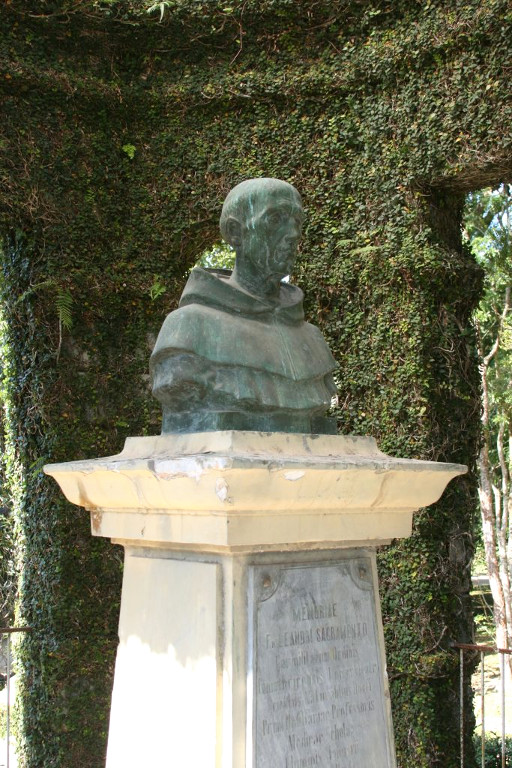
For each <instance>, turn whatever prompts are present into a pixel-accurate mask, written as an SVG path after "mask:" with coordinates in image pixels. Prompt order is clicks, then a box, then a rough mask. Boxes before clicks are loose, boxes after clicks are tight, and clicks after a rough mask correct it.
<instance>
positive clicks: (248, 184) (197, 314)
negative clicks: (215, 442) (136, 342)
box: [150, 178, 336, 434]
mask: <svg viewBox="0 0 512 768" xmlns="http://www.w3.org/2000/svg"><path fill="white" fill-rule="evenodd" d="M303 217H304V213H303V208H302V201H301V198H300V195H299V193H298V192H297V190H296V189H295V188H294V187H292V185H291V184H288V183H287V182H284V181H280V180H278V179H265V178H262V179H250V180H248V181H244V182H242V183H241V184H238V186H236V187H235V188H234V189H233V190H231V192H230V193H229V195H228V196H227V198H226V200H225V202H224V206H223V209H222V215H221V219H220V229H221V233H222V235H223V237H224V239H225V240H226V241H227V242H228V243H230V244H231V245H232V246H233V248H234V249H235V252H236V262H235V268H234V270H233V272H232V273H231V272H229V271H228V270H208V269H202V268H199V267H196V268H194V269H193V270H192V272H191V275H190V278H189V280H188V282H187V285H186V286H185V290H184V291H183V294H182V297H181V300H180V304H179V309H177V310H176V311H175V312H171V314H170V315H168V316H167V318H166V320H165V322H164V324H163V326H162V329H161V330H160V333H159V335H158V339H157V342H156V345H155V349H154V351H153V354H152V355H151V361H150V369H151V374H152V378H153V394H154V396H155V397H156V398H157V399H158V400H159V401H160V403H161V404H162V408H163V424H162V433H164V434H166V433H172V432H202V431H210V430H223V429H246V430H258V431H269V432H304V433H315V432H316V433H324V434H325V433H329V434H332V433H335V432H336V424H335V420H334V419H331V418H327V417H326V416H325V412H326V410H327V409H328V408H329V405H330V403H331V399H332V396H333V395H334V394H335V393H336V386H335V384H334V381H333V377H332V372H333V370H334V368H335V367H336V363H335V361H334V358H333V357H332V355H331V353H330V351H329V348H328V347H327V344H326V343H325V340H324V338H323V336H322V334H321V333H320V331H319V330H318V328H315V327H314V326H313V325H310V324H309V323H306V322H305V321H304V311H303V307H302V301H303V293H302V291H301V290H300V288H297V287H295V286H292V285H289V284H288V283H286V282H283V278H284V277H286V276H287V275H288V274H290V272H291V271H292V269H293V266H294V263H295V259H296V254H297V245H298V242H299V238H300V235H301V230H302V221H303Z"/></svg>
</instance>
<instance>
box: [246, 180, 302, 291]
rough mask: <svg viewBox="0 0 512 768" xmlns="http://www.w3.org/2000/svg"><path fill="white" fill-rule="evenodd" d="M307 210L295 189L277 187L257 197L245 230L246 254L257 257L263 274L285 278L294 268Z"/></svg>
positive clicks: (247, 257) (253, 258)
mask: <svg viewBox="0 0 512 768" xmlns="http://www.w3.org/2000/svg"><path fill="white" fill-rule="evenodd" d="M303 219H304V211H303V209H302V204H301V202H300V198H299V196H298V195H297V194H296V193H295V194H294V190H293V191H292V190H290V191H288V190H286V189H279V188H277V189H275V190H274V191H273V192H272V193H271V194H267V195H265V196H264V197H263V196H262V197H261V198H257V199H256V200H255V201H254V203H253V213H252V215H251V216H250V217H249V219H248V220H247V222H246V226H245V228H244V229H245V231H244V233H243V236H242V237H243V252H244V257H245V258H246V259H250V260H256V261H257V263H258V265H259V268H260V270H261V274H262V277H263V278H264V279H265V278H271V277H273V278H274V279H275V280H277V281H281V280H282V279H283V277H286V275H289V274H290V272H291V271H292V269H293V267H294V265H295V260H296V258H297V246H298V244H299V240H300V236H301V233H302V222H303Z"/></svg>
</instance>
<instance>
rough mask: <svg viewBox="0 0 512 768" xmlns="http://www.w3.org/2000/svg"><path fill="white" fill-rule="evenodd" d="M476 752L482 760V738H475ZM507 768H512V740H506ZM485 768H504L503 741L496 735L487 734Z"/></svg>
mask: <svg viewBox="0 0 512 768" xmlns="http://www.w3.org/2000/svg"><path fill="white" fill-rule="evenodd" d="M475 750H476V753H477V755H478V757H479V758H480V755H481V754H482V738H481V736H479V735H477V736H475ZM505 750H506V751H505V761H506V762H505V768H511V767H512V739H511V738H510V737H508V738H506V739H505ZM484 754H485V758H484V759H485V768H502V765H503V763H502V752H501V739H500V737H499V736H496V735H495V734H487V737H486V739H485V752H484Z"/></svg>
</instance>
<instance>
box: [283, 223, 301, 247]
mask: <svg viewBox="0 0 512 768" xmlns="http://www.w3.org/2000/svg"><path fill="white" fill-rule="evenodd" d="M284 239H285V241H286V242H287V243H289V244H290V245H296V244H297V243H298V242H299V239H300V227H299V225H298V224H297V222H296V221H293V220H292V221H290V222H289V223H288V228H287V231H286V235H285V236H284Z"/></svg>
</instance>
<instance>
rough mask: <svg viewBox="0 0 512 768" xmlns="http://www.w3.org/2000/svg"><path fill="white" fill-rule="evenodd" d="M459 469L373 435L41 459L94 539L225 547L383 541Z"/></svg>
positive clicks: (139, 447)
mask: <svg viewBox="0 0 512 768" xmlns="http://www.w3.org/2000/svg"><path fill="white" fill-rule="evenodd" d="M465 471H466V467H464V466H462V465H460V464H443V463H438V462H430V461H416V460H411V459H396V458H392V457H390V456H387V455H386V454H384V453H382V452H381V451H380V450H379V449H378V447H377V444H376V443H375V440H374V439H373V438H369V437H350V436H317V435H297V434H285V433H262V432H235V431H230V432H203V433H193V434H187V435H162V436H155V437H133V438H128V439H127V441H126V444H125V447H124V449H123V451H122V452H121V453H120V454H118V455H116V456H110V457H105V458H100V459H91V460H83V461H72V462H66V463H63V464H50V465H47V466H46V467H45V472H46V473H47V474H49V475H51V476H52V477H54V478H55V479H56V480H57V482H58V483H59V485H60V487H61V489H62V491H63V492H64V494H65V495H66V497H67V498H68V500H69V501H71V502H72V503H74V504H77V505H79V506H83V507H85V508H86V509H88V510H89V511H90V513H91V524H92V533H93V534H94V535H96V536H107V537H110V538H112V539H115V540H119V541H120V542H122V543H123V544H132V545H143V546H159V547H161V546H168V547H176V548H181V547H184V548H186V549H189V548H193V549H206V550H208V549H213V550H221V551H222V550H224V551H225V550H229V549H234V550H239V549H249V550H253V549H256V550H262V549H287V548H289V547H292V548H297V547H299V548H302V547H306V546H307V547H308V548H311V546H314V547H322V546H325V547H329V548H330V547H333V546H336V547H339V546H357V545H361V544H364V545H369V544H384V543H386V542H388V541H389V540H391V539H393V538H402V537H405V536H408V535H410V532H411V525H412V513H413V511H415V510H417V509H419V508H420V507H424V506H427V505H428V504H432V503H433V502H435V501H437V499H438V498H439V497H440V496H441V494H442V492H443V490H444V488H445V487H446V485H447V483H448V482H449V481H450V480H451V479H452V478H453V477H456V476H457V475H460V474H463V473H464V472H465Z"/></svg>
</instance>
